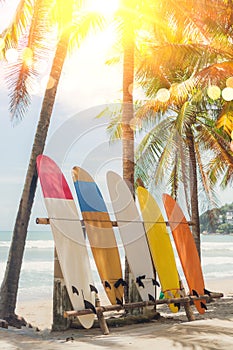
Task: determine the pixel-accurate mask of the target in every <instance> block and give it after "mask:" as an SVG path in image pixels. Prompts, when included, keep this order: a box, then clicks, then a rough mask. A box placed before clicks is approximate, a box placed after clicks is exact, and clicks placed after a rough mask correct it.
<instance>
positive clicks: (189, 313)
mask: <svg viewBox="0 0 233 350" xmlns="http://www.w3.org/2000/svg"><path fill="white" fill-rule="evenodd" d="M180 290H181V291H182V292H183V294H184V297H185V296H186V293H185V289H184V285H183V282H182V281H181V279H180ZM184 309H185V313H186V316H187V319H188V321H195V316H194V313H193V310H192V308H191V305H190V300H188V301H185V302H184Z"/></svg>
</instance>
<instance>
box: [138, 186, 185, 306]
mask: <svg viewBox="0 0 233 350" xmlns="http://www.w3.org/2000/svg"><path fill="white" fill-rule="evenodd" d="M137 194H138V200H139V204H140V208H141V212H142V217H143V220H144V225H145V229H146V234H147V239H148V244H149V247H150V251H151V256H152V260H153V263H154V266H155V269H156V271H157V273H158V276H159V280H160V284H161V289H162V292H163V293H164V296H165V298H168V299H171V298H180V296H181V294H182V293H181V290H180V281H179V275H178V271H177V267H176V262H175V256H174V252H173V249H172V245H171V241H170V237H169V234H168V232H167V228H166V223H165V221H164V218H163V216H162V213H161V211H160V209H159V206H158V205H157V203H156V201H155V199H154V198H153V197H152V195H151V194H150V193H149V192H148V191H147V190H146V189H145V188H143V187H141V186H139V187H138V188H137ZM169 307H170V310H171V311H172V312H177V311H178V310H179V308H178V306H176V305H175V304H169Z"/></svg>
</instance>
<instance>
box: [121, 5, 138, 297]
mask: <svg viewBox="0 0 233 350" xmlns="http://www.w3.org/2000/svg"><path fill="white" fill-rule="evenodd" d="M124 5H125V9H127V10H128V14H129V16H127V11H126V16H125V19H124V20H125V21H127V22H125V23H124V24H125V31H124V34H123V48H124V57H123V106H122V149H123V164H122V166H123V178H124V180H125V181H126V182H127V184H128V186H129V189H130V191H131V193H132V195H133V196H134V195H135V194H134V132H133V129H132V128H131V127H130V125H131V124H130V122H131V120H132V119H133V118H134V106H133V83H134V29H133V24H132V22H131V21H130V15H131V16H132V14H131V12H130V8H131V6H130V3H128V2H127V0H125V1H124ZM131 18H132V17H131ZM129 22H130V24H129ZM132 280H133V279H132V278H131V273H130V269H129V264H128V261H127V258H126V259H125V281H126V283H127V287H125V295H124V296H125V302H126V303H128V302H130V301H136V300H138V293H137V290H136V286H135V285H134V283H132Z"/></svg>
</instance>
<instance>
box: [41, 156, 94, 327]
mask: <svg viewBox="0 0 233 350" xmlns="http://www.w3.org/2000/svg"><path fill="white" fill-rule="evenodd" d="M37 172H38V176H39V179H40V183H41V187H42V192H43V195H44V202H45V206H46V209H47V212H48V217H49V219H50V226H51V229H52V233H53V237H54V242H55V246H56V251H57V255H58V258H59V263H60V266H61V270H62V274H63V277H64V281H65V284H66V288H67V291H68V294H69V297H70V301H71V303H72V305H73V308H74V309H75V310H83V309H85V308H86V309H89V308H90V309H92V310H93V312H94V313H95V307H94V303H95V292H97V291H96V289H95V287H94V283H93V277H92V271H91V265H90V261H89V256H88V251H87V247H86V242H85V239H84V235H83V230H82V226H81V222H80V219H79V216H78V211H77V208H76V205H75V202H74V200H73V196H72V194H71V191H70V188H69V186H68V184H67V182H66V179H65V177H64V175H63V174H62V172H61V170H60V168H59V167H58V166H57V164H56V163H55V162H54V161H53V160H52V159H50V158H49V157H47V156H45V155H39V156H38V157H37ZM94 313H93V314H88V315H83V316H79V317H78V319H79V321H80V323H81V324H82V325H83V326H84V327H85V328H90V327H91V326H92V325H93V322H94V317H95V315H94Z"/></svg>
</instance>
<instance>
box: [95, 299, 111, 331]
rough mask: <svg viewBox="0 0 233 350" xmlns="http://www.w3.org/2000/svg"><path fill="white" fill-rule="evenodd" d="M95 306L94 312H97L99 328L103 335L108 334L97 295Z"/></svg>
mask: <svg viewBox="0 0 233 350" xmlns="http://www.w3.org/2000/svg"><path fill="white" fill-rule="evenodd" d="M96 307H97V310H96V313H97V317H98V321H99V325H100V329H101V331H102V333H103V334H104V335H108V334H109V329H108V325H107V322H106V320H105V318H104V314H103V310H102V309H101V308H100V300H99V298H98V296H96Z"/></svg>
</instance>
